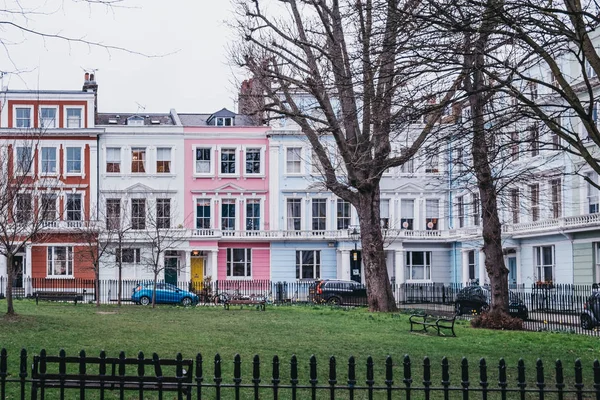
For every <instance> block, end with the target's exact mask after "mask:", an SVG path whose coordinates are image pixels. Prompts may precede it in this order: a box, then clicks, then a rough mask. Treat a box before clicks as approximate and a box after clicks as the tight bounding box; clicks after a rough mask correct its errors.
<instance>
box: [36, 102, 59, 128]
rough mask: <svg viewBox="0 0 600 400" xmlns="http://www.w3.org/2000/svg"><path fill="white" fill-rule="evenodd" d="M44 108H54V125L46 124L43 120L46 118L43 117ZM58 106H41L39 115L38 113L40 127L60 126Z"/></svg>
mask: <svg viewBox="0 0 600 400" xmlns="http://www.w3.org/2000/svg"><path fill="white" fill-rule="evenodd" d="M42 110H54V124H52V126H44V124H43V121H44V119H43V118H42ZM58 116H59V113H58V107H57V106H40V108H39V115H38V124H39V127H40V129H54V128H58Z"/></svg>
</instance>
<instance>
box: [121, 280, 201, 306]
mask: <svg viewBox="0 0 600 400" xmlns="http://www.w3.org/2000/svg"><path fill="white" fill-rule="evenodd" d="M153 288H154V283H153V282H149V283H140V284H139V285H137V286H136V287H135V288H134V289H133V294H132V295H131V300H133V301H134V302H135V303H136V304H141V305H143V306H147V305H148V304H151V303H152V291H153ZM198 300H199V299H198V295H196V294H195V293H192V292H188V291H187V290H183V289H179V288H178V287H177V286H175V285H171V284H170V283H161V282H159V283H157V284H156V304H159V303H162V304H165V303H166V304H169V303H170V304H178V303H180V304H181V305H183V306H190V305H192V304H196V303H198Z"/></svg>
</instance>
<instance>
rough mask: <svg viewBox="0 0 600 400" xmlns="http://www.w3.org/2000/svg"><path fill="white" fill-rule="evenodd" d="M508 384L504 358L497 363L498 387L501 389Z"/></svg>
mask: <svg viewBox="0 0 600 400" xmlns="http://www.w3.org/2000/svg"><path fill="white" fill-rule="evenodd" d="M507 385H508V383H507V382H506V361H505V360H504V358H501V359H500V362H499V363H498V386H500V387H501V388H502V389H504V388H506V386H507Z"/></svg>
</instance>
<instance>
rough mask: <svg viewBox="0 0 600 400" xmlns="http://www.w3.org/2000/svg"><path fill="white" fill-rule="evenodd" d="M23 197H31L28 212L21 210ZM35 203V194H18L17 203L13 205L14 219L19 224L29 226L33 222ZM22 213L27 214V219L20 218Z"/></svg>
mask: <svg viewBox="0 0 600 400" xmlns="http://www.w3.org/2000/svg"><path fill="white" fill-rule="evenodd" d="M21 196H29V207H27V209H26V210H20V209H19V198H20V197H21ZM33 202H34V196H33V193H31V192H21V193H17V195H16V197H15V202H14V205H13V218H14V220H15V222H16V223H17V224H28V223H29V221H31V220H32V219H33V215H32V214H33ZM22 212H25V213H26V219H21V218H18V217H19V214H20V213H22Z"/></svg>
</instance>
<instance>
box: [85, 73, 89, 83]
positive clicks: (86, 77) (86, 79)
mask: <svg viewBox="0 0 600 400" xmlns="http://www.w3.org/2000/svg"><path fill="white" fill-rule="evenodd" d="M84 79H85V81H86V82H87V81H89V80H90V73H89V72H86V73H85V77H84Z"/></svg>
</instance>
